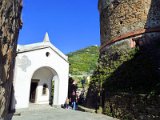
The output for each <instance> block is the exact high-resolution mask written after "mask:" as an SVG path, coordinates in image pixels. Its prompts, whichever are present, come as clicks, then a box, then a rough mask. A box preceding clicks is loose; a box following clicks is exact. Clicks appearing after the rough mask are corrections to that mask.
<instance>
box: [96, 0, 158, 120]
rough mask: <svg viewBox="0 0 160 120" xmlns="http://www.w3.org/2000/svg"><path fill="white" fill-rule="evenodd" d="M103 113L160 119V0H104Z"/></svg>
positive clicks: (100, 70) (131, 119)
mask: <svg viewBox="0 0 160 120" xmlns="http://www.w3.org/2000/svg"><path fill="white" fill-rule="evenodd" d="M98 8H99V12H100V35H101V48H100V57H99V68H98V70H97V71H98V73H99V76H100V77H97V80H99V79H102V80H101V81H103V82H102V89H103V91H101V92H102V94H101V97H102V102H103V103H100V104H102V107H103V113H105V114H107V115H110V116H112V117H116V118H120V119H122V120H123V119H124V120H126V119H129V120H135V119H137V120H159V119H160V109H159V108H160V102H159V101H160V89H159V88H160V70H159V68H160V62H159V58H160V54H159V53H160V47H159V46H160V0H99V3H98Z"/></svg>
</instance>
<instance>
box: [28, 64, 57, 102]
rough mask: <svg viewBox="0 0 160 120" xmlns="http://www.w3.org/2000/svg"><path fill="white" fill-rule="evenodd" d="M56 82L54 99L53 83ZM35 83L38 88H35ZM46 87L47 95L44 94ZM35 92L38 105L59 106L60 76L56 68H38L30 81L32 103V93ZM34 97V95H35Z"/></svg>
mask: <svg viewBox="0 0 160 120" xmlns="http://www.w3.org/2000/svg"><path fill="white" fill-rule="evenodd" d="M53 81H54V97H52V95H51V93H52V82H53ZM34 83H36V84H37V86H36V85H35V86H36V88H33V87H34ZM44 85H46V87H47V88H46V93H47V94H43V92H44V91H43V88H44V87H45V86H44ZM33 90H35V98H34V99H35V101H34V103H36V104H53V105H57V104H58V99H59V75H58V73H57V72H56V70H55V69H54V68H51V67H49V66H42V67H39V68H37V69H36V70H35V71H34V72H33V74H32V77H31V81H30V92H29V94H30V97H29V100H30V101H31V96H32V92H33ZM33 94H34V93H33ZM33 96H34V95H33Z"/></svg>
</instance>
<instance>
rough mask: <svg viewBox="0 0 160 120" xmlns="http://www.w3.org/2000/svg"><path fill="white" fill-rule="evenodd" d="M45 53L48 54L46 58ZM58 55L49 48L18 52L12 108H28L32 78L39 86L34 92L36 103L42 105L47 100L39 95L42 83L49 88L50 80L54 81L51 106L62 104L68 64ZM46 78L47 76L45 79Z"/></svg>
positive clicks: (66, 89)
mask: <svg viewBox="0 0 160 120" xmlns="http://www.w3.org/2000/svg"><path fill="white" fill-rule="evenodd" d="M47 44H48V43H47ZM46 52H49V53H50V55H49V56H48V57H47V56H46ZM60 54H62V53H60ZM60 54H58V53H57V51H54V50H53V48H51V47H44V48H43V47H42V48H41V49H37V50H33V51H19V53H18V54H17V57H16V64H15V70H14V71H15V72H14V97H15V101H13V107H14V106H15V107H16V109H18V108H26V107H28V106H29V96H30V85H31V79H32V78H33V79H40V82H39V86H38V87H37V90H36V92H37V91H38V93H37V94H36V95H37V99H36V103H43V102H44V101H46V100H47V99H49V98H48V96H42V95H41V93H42V91H41V90H42V86H43V83H44V82H45V83H47V85H48V86H49V87H50V85H51V80H52V79H54V80H55V91H54V92H55V94H54V96H55V97H54V103H53V104H54V105H61V104H64V102H65V100H66V97H67V93H68V74H69V63H68V61H67V59H66V58H64V57H63V56H61V55H60ZM41 68H43V69H41ZM38 70H39V71H38ZM36 72H38V73H36ZM41 73H42V74H41ZM44 75H45V76H44ZM46 76H48V78H47V79H46ZM52 77H54V78H52ZM44 103H45V102H44Z"/></svg>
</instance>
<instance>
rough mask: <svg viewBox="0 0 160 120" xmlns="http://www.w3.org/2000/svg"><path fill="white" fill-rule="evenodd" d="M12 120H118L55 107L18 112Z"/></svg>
mask: <svg viewBox="0 0 160 120" xmlns="http://www.w3.org/2000/svg"><path fill="white" fill-rule="evenodd" d="M12 120H117V119H113V118H111V117H108V116H105V115H100V114H94V113H87V112H80V111H74V110H67V109H61V108H53V107H49V106H48V107H46V106H41V107H33V108H29V109H22V110H18V111H17V112H16V114H15V115H14V116H13V118H12Z"/></svg>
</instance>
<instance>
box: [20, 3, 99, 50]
mask: <svg viewBox="0 0 160 120" xmlns="http://www.w3.org/2000/svg"><path fill="white" fill-rule="evenodd" d="M97 2H98V0H45V1H44V0H24V1H23V11H22V19H23V27H22V30H21V31H20V35H19V40H18V43H19V44H31V43H35V42H41V41H42V40H43V38H44V34H45V32H48V34H49V37H50V40H51V42H52V43H53V44H54V45H55V46H56V47H57V48H58V49H60V50H61V51H62V52H64V53H69V52H73V51H75V50H78V49H81V48H85V47H87V46H90V45H99V44H100V35H99V34H100V30H99V13H98V8H97Z"/></svg>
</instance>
